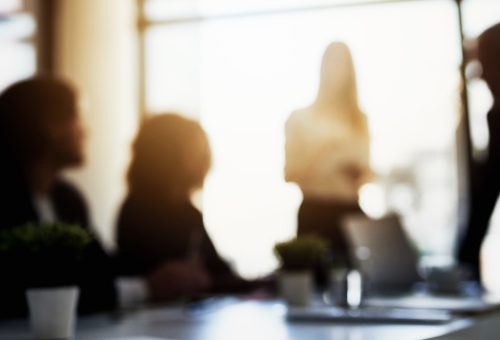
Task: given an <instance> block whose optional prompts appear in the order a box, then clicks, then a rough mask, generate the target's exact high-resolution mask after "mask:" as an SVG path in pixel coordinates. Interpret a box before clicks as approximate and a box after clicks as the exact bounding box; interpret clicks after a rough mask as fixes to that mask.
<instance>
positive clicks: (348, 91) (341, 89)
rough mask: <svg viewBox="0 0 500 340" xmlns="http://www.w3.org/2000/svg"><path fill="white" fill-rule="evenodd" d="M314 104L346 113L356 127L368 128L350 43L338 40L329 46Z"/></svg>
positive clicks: (337, 112)
mask: <svg viewBox="0 0 500 340" xmlns="http://www.w3.org/2000/svg"><path fill="white" fill-rule="evenodd" d="M314 104H315V105H320V106H321V107H328V108H329V109H331V111H332V113H333V114H339V113H342V114H346V115H348V117H349V120H350V122H351V124H352V127H353V129H354V130H357V131H359V130H362V131H363V132H364V131H365V130H366V118H365V115H364V114H363V112H362V111H361V109H360V108H359V104H358V91H357V84H356V72H355V71H354V64H353V60H352V55H351V52H350V50H349V47H348V46H347V45H346V44H344V43H341V42H334V43H331V44H330V45H329V46H328V47H327V48H326V51H325V53H324V55H323V61H322V64H321V75H320V85H319V89H318V95H317V97H316V101H315V103H314Z"/></svg>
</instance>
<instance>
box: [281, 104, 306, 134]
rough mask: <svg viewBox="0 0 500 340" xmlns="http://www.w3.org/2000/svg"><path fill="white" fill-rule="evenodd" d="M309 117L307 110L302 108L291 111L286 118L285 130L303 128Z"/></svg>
mask: <svg viewBox="0 0 500 340" xmlns="http://www.w3.org/2000/svg"><path fill="white" fill-rule="evenodd" d="M308 115H309V108H307V107H306V108H302V109H298V110H295V111H292V113H291V114H290V116H288V118H287V120H286V122H285V127H286V129H287V130H290V129H296V128H300V127H301V126H303V124H304V122H305V121H307V119H308Z"/></svg>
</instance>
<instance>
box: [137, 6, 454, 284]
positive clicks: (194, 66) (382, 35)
mask: <svg viewBox="0 0 500 340" xmlns="http://www.w3.org/2000/svg"><path fill="white" fill-rule="evenodd" d="M183 1H184V2H183V3H196V4H204V6H205V7H203V8H202V9H200V7H196V8H195V7H192V8H190V9H188V10H189V11H193V8H194V9H195V10H196V11H197V12H196V11H195V14H196V15H203V14H206V13H208V19H206V20H196V19H195V20H192V21H191V20H187V21H182V20H180V21H178V22H176V23H174V22H172V23H168V22H165V21H159V22H158V23H156V24H155V23H154V20H156V19H161V20H165V19H169V13H170V12H169V11H172V15H171V19H174V18H175V19H176V20H178V19H179V17H181V18H182V17H183V15H194V14H192V13H191V12H189V13H188V12H186V11H188V10H186V9H185V8H184V9H183V8H182V6H181V7H176V8H175V10H172V9H171V8H170V9H168V8H167V9H164V12H161V11H159V10H158V7H157V9H156V10H155V11H154V15H153V11H151V8H149V10H150V11H151V12H150V13H151V17H150V18H149V19H151V20H153V19H154V20H153V23H152V24H151V25H150V26H148V28H147V29H146V31H145V76H146V109H147V110H148V111H150V112H162V111H171V110H178V111H181V112H183V113H185V114H187V115H189V116H192V117H198V118H199V119H200V121H201V122H202V124H203V126H204V127H205V129H206V130H207V132H208V134H209V137H210V141H211V145H212V148H213V153H214V167H213V171H212V173H211V174H210V176H209V179H208V181H207V183H206V187H205V191H204V216H205V222H206V225H207V228H208V230H209V232H210V234H211V236H212V237H213V239H214V242H215V244H216V246H217V247H218V249H219V250H220V252H221V254H222V255H223V256H224V257H226V258H227V259H229V260H230V261H232V263H233V264H234V266H235V268H236V269H237V270H238V271H239V272H240V273H242V274H244V275H246V276H250V277H252V276H256V275H261V274H265V273H268V272H269V271H270V270H272V269H274V268H275V265H276V263H275V259H274V256H273V254H272V246H273V244H274V243H275V242H277V241H279V240H283V239H287V238H290V237H292V236H293V235H294V234H295V232H296V215H297V209H298V206H299V204H300V202H301V194H300V191H299V189H298V188H297V187H296V186H295V185H292V184H287V183H285V181H284V179H283V167H284V123H285V121H286V119H287V117H288V115H289V114H290V113H291V112H292V111H293V110H295V109H298V108H302V107H304V106H307V105H308V104H309V103H310V102H311V101H312V100H313V99H314V97H315V95H316V91H317V86H318V80H319V67H320V62H321V57H322V54H323V52H324V49H325V48H326V46H327V45H328V44H329V43H330V42H332V41H337V40H340V41H344V42H346V43H347V44H348V45H349V47H350V48H351V50H352V53H353V58H354V62H355V67H356V71H357V78H358V79H357V80H358V86H359V97H360V102H361V106H362V109H363V111H364V112H365V113H366V115H367V116H368V119H369V127H370V133H371V148H372V155H371V163H372V167H373V169H374V170H375V172H376V173H377V174H378V179H377V180H376V181H375V182H374V183H372V184H370V185H367V186H366V187H364V188H363V189H362V191H361V204H362V207H363V208H364V209H365V211H366V212H367V213H369V214H371V215H373V216H376V215H381V214H383V213H384V212H386V211H391V210H392V211H397V212H399V213H400V214H401V215H402V216H403V217H404V222H405V226H406V227H407V229H408V231H409V232H410V234H411V235H412V237H413V238H414V240H415V242H416V244H417V245H418V247H419V249H420V250H421V252H422V254H431V255H444V256H449V255H450V254H451V252H452V249H453V245H454V241H455V235H456V224H457V221H456V215H457V201H458V196H457V195H458V194H457V192H458V188H457V165H456V164H457V162H456V159H455V158H456V152H457V150H456V146H455V145H456V143H455V136H456V135H455V134H456V128H457V118H458V113H459V107H460V99H459V88H460V74H459V67H460V62H461V50H460V43H461V42H460V40H459V32H458V24H457V22H458V20H457V10H456V4H455V2H454V1H450V0H442V1H440V0H436V1H421V2H418V1H409V2H397V3H387V4H376V5H366V6H352V7H343V6H342V7H327V6H323V5H324V4H327V3H333V2H335V1H322V2H321V6H319V5H318V7H314V8H311V9H310V10H306V9H303V10H293V11H283V12H280V11H276V12H275V13H274V14H272V15H262V13H261V14H254V15H251V14H249V15H234V16H229V15H228V16H224V15H220V16H218V15H219V14H220V13H226V12H224V11H222V10H221V8H224V6H223V5H221V3H223V1H219V2H217V1H215V0H214V1H213V3H219V7H218V9H217V11H219V12H217V13H219V14H217V13H216V14H215V16H214V17H212V18H211V19H210V15H209V14H210V13H211V12H210V8H211V7H210V4H211V3H212V2H211V1H198V2H189V1H186V0H183ZM337 2H338V1H337ZM155 3H156V5H158V3H159V2H158V1H154V0H152V1H149V2H146V9H148V7H147V6H154V5H155ZM172 3H174V2H172ZM178 3H180V2H178ZM226 3H227V2H226ZM246 3H247V5H248V6H250V7H252V5H249V3H250V2H246ZM263 3H264V2H256V4H259V6H260V5H262V4H263ZM272 3H274V4H276V6H274V7H272V8H282V9H283V8H285V5H284V2H282V1H281V2H280V1H276V2H272ZM294 3H297V4H299V3H300V4H301V5H305V4H308V2H307V1H301V2H299V1H296V2H294ZM317 3H318V4H320V2H317ZM148 4H149V5H148ZM179 6H180V5H179ZM254 7H255V8H256V9H257V10H263V7H258V6H257V5H255V6H254ZM214 8H215V7H214ZM293 8H300V6H297V7H293ZM244 10H245V11H247V12H249V13H251V12H252V11H251V9H250V8H249V7H247V8H245V9H244ZM179 11H180V12H179ZM182 11H184V12H182ZM203 11H205V12H203ZM227 12H230V11H229V10H228V11H227ZM257 12H258V11H257ZM146 13H148V10H146ZM179 13H181V14H179ZM186 13H188V14H186ZM200 13H201V14H200ZM428 235H433V237H429V236H428Z"/></svg>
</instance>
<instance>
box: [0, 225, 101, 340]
mask: <svg viewBox="0 0 500 340" xmlns="http://www.w3.org/2000/svg"><path fill="white" fill-rule="evenodd" d="M91 241H92V238H91V236H90V234H89V233H88V232H87V231H86V230H84V229H83V228H81V227H79V226H76V225H66V224H62V223H55V224H27V225H23V226H19V227H15V228H11V229H7V230H3V231H1V232H0V255H1V256H2V261H3V264H4V266H5V267H7V268H6V269H7V273H8V274H9V275H11V276H12V277H14V278H15V281H16V282H18V283H20V284H21V285H22V287H23V288H24V289H25V290H26V298H27V301H28V308H29V312H30V319H31V325H32V328H33V331H34V335H35V337H36V338H39V339H67V338H71V337H72V336H73V332H74V321H75V314H76V306H77V301H78V296H79V289H78V287H77V285H76V284H77V281H78V279H77V277H78V272H79V271H78V263H79V261H80V258H81V257H82V254H83V251H84V250H85V248H86V247H87V246H88V245H89V244H90V243H91Z"/></svg>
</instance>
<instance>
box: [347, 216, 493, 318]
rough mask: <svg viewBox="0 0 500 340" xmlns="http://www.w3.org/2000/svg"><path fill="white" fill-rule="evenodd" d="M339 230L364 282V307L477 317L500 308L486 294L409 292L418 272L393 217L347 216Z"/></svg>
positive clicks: (414, 255) (415, 256) (418, 278)
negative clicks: (343, 235) (365, 283)
mask: <svg viewBox="0 0 500 340" xmlns="http://www.w3.org/2000/svg"><path fill="white" fill-rule="evenodd" d="M342 228H343V231H344V234H345V235H346V238H347V241H348V244H349V248H350V255H351V258H352V262H353V264H354V265H355V266H356V267H357V268H358V269H359V270H360V271H361V272H362V273H363V274H364V276H365V278H366V281H367V285H366V288H367V289H368V291H369V293H370V296H369V297H368V298H367V299H365V301H364V305H365V306H370V307H381V308H407V309H424V310H443V311H449V312H453V313H458V314H478V313H485V312H489V311H492V310H496V309H499V308H500V297H499V296H493V295H490V294H477V295H474V296H470V295H469V296H466V295H432V294H429V293H425V292H424V293H422V292H416V291H415V290H414V289H413V288H414V287H415V285H416V284H417V283H419V282H422V281H423V280H422V277H421V276H420V274H419V271H418V254H417V252H416V249H415V248H414V246H413V244H412V243H411V241H410V239H409V237H408V235H407V234H406V232H405V230H404V228H403V226H402V224H401V221H400V219H399V218H398V217H397V216H395V215H392V216H388V217H385V218H382V219H377V220H373V219H369V218H368V217H366V216H360V215H354V216H348V217H346V218H345V219H344V221H343V224H342Z"/></svg>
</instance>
